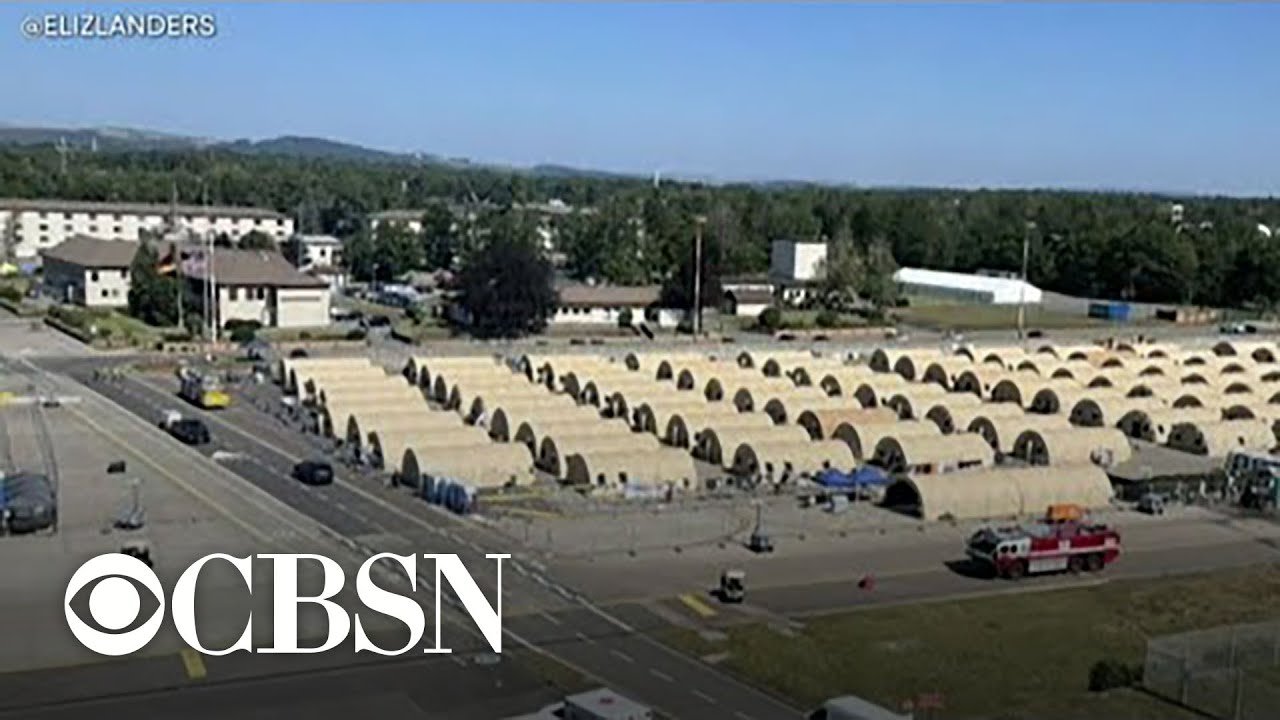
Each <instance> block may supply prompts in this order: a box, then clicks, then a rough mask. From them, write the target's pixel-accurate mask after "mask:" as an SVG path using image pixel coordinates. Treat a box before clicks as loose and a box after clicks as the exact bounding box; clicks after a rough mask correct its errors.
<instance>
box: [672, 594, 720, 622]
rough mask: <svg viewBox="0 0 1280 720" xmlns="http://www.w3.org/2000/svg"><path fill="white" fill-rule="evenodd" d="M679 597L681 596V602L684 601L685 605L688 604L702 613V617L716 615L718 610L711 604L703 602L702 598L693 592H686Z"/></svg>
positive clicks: (695, 610)
mask: <svg viewBox="0 0 1280 720" xmlns="http://www.w3.org/2000/svg"><path fill="white" fill-rule="evenodd" d="M679 597H680V602H682V603H684V604H685V605H688V606H689V609H690V610H692V611H694V612H696V613H698V615H700V616H701V617H704V618H709V617H714V616H715V614H716V611H715V610H713V609H712V608H711V606H710V605H708V604H706V603H704V602H702V600H700V599H699V598H698V597H697V596H695V595H693V594H692V593H684V594H683V595H680V596H679Z"/></svg>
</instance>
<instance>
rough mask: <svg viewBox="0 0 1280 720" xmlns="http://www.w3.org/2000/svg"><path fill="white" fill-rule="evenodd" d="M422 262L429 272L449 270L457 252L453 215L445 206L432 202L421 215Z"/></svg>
mask: <svg viewBox="0 0 1280 720" xmlns="http://www.w3.org/2000/svg"><path fill="white" fill-rule="evenodd" d="M422 241H423V244H424V252H423V254H424V257H423V262H424V263H425V265H426V268H427V269H429V270H450V269H452V268H453V262H454V259H455V257H456V256H457V252H458V242H457V236H456V235H455V224H454V219H453V213H452V212H450V211H449V208H448V206H447V205H445V204H444V203H441V202H433V203H430V204H428V205H427V209H426V211H425V212H423V214H422Z"/></svg>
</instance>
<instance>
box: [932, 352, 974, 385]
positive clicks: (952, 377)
mask: <svg viewBox="0 0 1280 720" xmlns="http://www.w3.org/2000/svg"><path fill="white" fill-rule="evenodd" d="M971 369H973V361H972V360H970V359H969V358H965V357H949V358H944V359H942V360H935V361H933V362H931V363H929V365H928V366H927V367H926V368H925V369H924V375H923V377H922V378H921V381H922V382H927V383H933V384H935V385H941V386H942V387H943V388H944V389H946V390H952V389H954V387H955V381H956V378H958V377H959V375H960V373H962V372H964V371H965V370H971Z"/></svg>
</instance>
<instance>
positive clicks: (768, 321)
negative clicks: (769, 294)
mask: <svg viewBox="0 0 1280 720" xmlns="http://www.w3.org/2000/svg"><path fill="white" fill-rule="evenodd" d="M756 324H757V325H759V326H760V329H761V330H764V331H767V332H774V331H776V330H778V329H780V328H781V327H782V311H781V310H779V309H778V308H776V307H767V308H765V309H764V310H761V311H760V316H759V317H757V318H756Z"/></svg>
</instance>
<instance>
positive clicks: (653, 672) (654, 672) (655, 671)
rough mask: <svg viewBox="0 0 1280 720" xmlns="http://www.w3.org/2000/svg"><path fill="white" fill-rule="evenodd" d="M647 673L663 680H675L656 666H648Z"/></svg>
mask: <svg viewBox="0 0 1280 720" xmlns="http://www.w3.org/2000/svg"><path fill="white" fill-rule="evenodd" d="M649 674H650V675H652V676H654V677H656V678H658V679H659V680H665V681H666V682H675V680H674V679H673V678H672V677H671V676H670V675H668V674H666V673H664V672H662V671H661V670H659V669H657V668H649Z"/></svg>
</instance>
